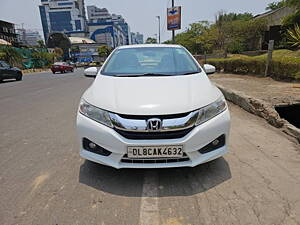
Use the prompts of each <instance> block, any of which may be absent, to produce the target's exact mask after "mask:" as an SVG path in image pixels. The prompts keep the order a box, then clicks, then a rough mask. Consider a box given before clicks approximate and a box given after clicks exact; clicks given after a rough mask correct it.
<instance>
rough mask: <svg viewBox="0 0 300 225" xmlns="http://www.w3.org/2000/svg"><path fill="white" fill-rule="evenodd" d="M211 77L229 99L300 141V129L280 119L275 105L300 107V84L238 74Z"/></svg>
mask: <svg viewBox="0 0 300 225" xmlns="http://www.w3.org/2000/svg"><path fill="white" fill-rule="evenodd" d="M209 78H210V79H211V80H212V81H213V82H214V83H215V84H216V85H217V86H218V87H219V88H220V89H221V90H222V92H223V93H224V95H225V97H226V98H227V100H229V101H231V102H233V103H235V104H237V105H239V106H240V107H242V108H243V109H245V110H246V111H248V112H250V113H253V114H255V115H258V116H260V117H262V118H264V119H266V120H267V121H268V122H269V123H270V124H272V125H273V126H275V127H278V128H282V129H283V131H284V132H286V133H288V134H290V135H291V136H293V137H296V138H297V139H298V141H299V142H300V129H299V128H296V127H295V126H293V125H292V124H290V123H289V122H288V121H286V120H284V119H282V118H280V116H279V114H278V113H277V111H276V110H275V106H282V105H292V104H300V83H288V82H279V81H275V80H273V79H271V78H268V77H267V78H260V77H255V76H247V75H235V74H214V75H210V76H209Z"/></svg>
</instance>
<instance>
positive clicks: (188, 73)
mask: <svg viewBox="0 0 300 225" xmlns="http://www.w3.org/2000/svg"><path fill="white" fill-rule="evenodd" d="M196 73H200V72H199V71H194V72H187V73H184V74H183V75H190V74H196Z"/></svg>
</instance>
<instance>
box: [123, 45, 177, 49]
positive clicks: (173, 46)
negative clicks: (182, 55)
mask: <svg viewBox="0 0 300 225" xmlns="http://www.w3.org/2000/svg"><path fill="white" fill-rule="evenodd" d="M128 48H182V46H181V45H169V44H139V45H124V46H120V47H118V49H128Z"/></svg>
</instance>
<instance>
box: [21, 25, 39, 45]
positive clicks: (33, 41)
mask: <svg viewBox="0 0 300 225" xmlns="http://www.w3.org/2000/svg"><path fill="white" fill-rule="evenodd" d="M16 32H17V34H18V40H19V42H20V43H22V44H24V45H29V46H37V45H38V41H39V40H43V38H42V37H41V35H40V33H39V32H37V31H32V30H26V29H23V28H20V29H16Z"/></svg>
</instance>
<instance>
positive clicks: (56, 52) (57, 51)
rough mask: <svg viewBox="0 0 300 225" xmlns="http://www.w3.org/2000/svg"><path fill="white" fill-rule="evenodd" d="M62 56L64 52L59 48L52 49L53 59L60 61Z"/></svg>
mask: <svg viewBox="0 0 300 225" xmlns="http://www.w3.org/2000/svg"><path fill="white" fill-rule="evenodd" d="M63 55H64V51H63V50H62V49H61V48H54V57H55V58H56V59H61V58H62V56H63Z"/></svg>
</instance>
